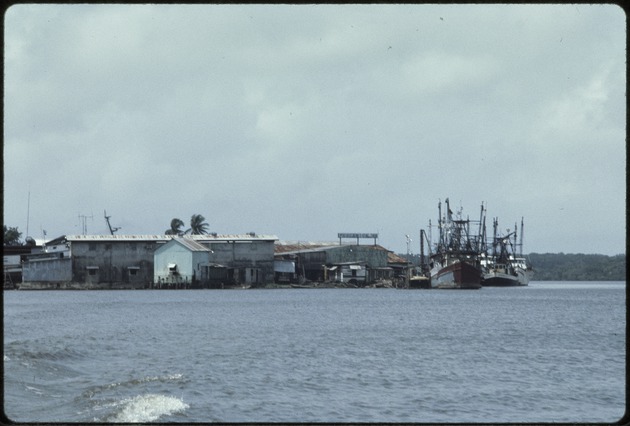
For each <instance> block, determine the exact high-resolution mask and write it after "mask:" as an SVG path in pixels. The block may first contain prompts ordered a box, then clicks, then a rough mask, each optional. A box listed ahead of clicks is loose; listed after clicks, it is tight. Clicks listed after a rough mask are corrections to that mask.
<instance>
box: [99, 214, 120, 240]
mask: <svg viewBox="0 0 630 426" xmlns="http://www.w3.org/2000/svg"><path fill="white" fill-rule="evenodd" d="M103 215H104V216H105V221H106V222H107V227H108V228H109V232H110V233H111V234H112V235H114V232H116V231H118V230H119V229H120V226H119V227H116V228H112V225H111V224H110V223H109V218H110V217H111V216H107V211H106V210H103Z"/></svg>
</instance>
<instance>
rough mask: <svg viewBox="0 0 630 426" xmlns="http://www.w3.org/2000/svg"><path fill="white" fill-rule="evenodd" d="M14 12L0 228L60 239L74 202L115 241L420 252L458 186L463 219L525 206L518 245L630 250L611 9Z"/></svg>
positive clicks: (622, 74)
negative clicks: (266, 241)
mask: <svg viewBox="0 0 630 426" xmlns="http://www.w3.org/2000/svg"><path fill="white" fill-rule="evenodd" d="M4 23H5V27H4V28H5V29H4V31H5V33H4V36H5V39H4V43H5V44H4V84H5V85H4V91H5V92H4V223H5V224H6V225H8V226H17V227H18V228H19V230H20V231H22V232H23V233H24V235H23V238H24V237H25V236H26V235H25V234H26V227H27V217H30V220H29V221H28V226H29V234H30V235H31V236H33V237H34V238H41V236H42V230H46V232H47V236H48V238H53V237H57V236H60V235H64V234H80V233H82V230H83V221H82V219H81V218H80V216H87V218H86V219H85V224H86V226H87V232H88V233H89V234H106V233H108V229H107V225H106V222H105V220H104V218H103V211H104V210H107V214H108V215H111V221H112V225H114V226H120V227H122V229H121V230H120V231H118V233H120V234H163V233H164V231H165V230H166V229H168V227H169V225H170V221H171V219H172V218H175V217H177V218H181V219H182V220H184V222H186V224H188V222H189V221H190V216H191V215H193V214H196V213H199V214H202V215H203V216H205V218H206V221H207V222H208V223H209V225H210V227H209V228H210V231H212V232H218V233H220V234H235V233H244V232H250V231H254V232H257V233H259V234H273V235H277V236H278V237H279V238H280V239H281V240H302V241H335V240H336V239H337V233H339V232H360V233H374V232H377V233H378V234H379V243H380V244H381V245H383V246H384V247H386V248H388V249H390V250H394V251H395V252H400V253H404V252H406V238H405V235H406V234H409V235H410V237H411V238H412V240H413V242H412V243H411V247H410V249H411V252H412V253H418V252H419V244H418V233H419V230H420V229H421V228H424V229H428V225H429V220H431V221H432V223H433V224H435V223H436V222H437V216H438V211H437V204H438V201H440V200H442V202H443V201H444V199H445V198H447V197H448V198H449V199H450V201H451V206H454V207H455V208H459V207H460V206H461V207H463V212H464V215H469V216H470V217H471V219H472V218H474V219H477V218H478V217H479V209H480V205H481V202H484V203H486V205H487V209H488V213H487V216H488V225H489V231H490V232H491V224H492V220H491V218H493V217H498V218H499V223H500V225H501V228H502V229H505V228H510V229H513V227H514V223H515V222H519V224H520V220H521V217H524V218H525V234H524V237H525V241H524V243H525V244H524V245H525V247H524V251H525V252H527V253H529V252H538V253H544V252H564V253H603V254H618V253H625V241H626V228H625V218H626V204H625V198H626V172H625V167H626V161H625V160H626V145H625V136H626V98H625V92H626V56H625V48H626V43H625V40H626V35H625V30H626V17H625V14H624V12H623V10H622V9H621V8H619V7H617V6H614V5H585V4H579V5H544V6H539V5H466V6H457V5H343V6H340V5H299V6H294V5H188V6H180V5H135V6H127V5H16V6H13V7H11V8H9V9H8V10H7V12H6V14H5V21H4ZM29 192H30V209H29V196H28V194H29ZM29 210H30V212H29ZM90 216H91V218H90ZM433 235H434V240H435V236H436V235H437V231H436V230H435V229H434V230H433ZM364 242H365V243H369V242H370V240H365V241H364Z"/></svg>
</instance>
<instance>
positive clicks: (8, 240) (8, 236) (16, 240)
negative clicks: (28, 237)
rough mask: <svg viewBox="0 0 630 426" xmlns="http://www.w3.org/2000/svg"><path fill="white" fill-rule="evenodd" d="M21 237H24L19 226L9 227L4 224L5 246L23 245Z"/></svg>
mask: <svg viewBox="0 0 630 426" xmlns="http://www.w3.org/2000/svg"><path fill="white" fill-rule="evenodd" d="M20 237H22V233H21V232H20V231H18V229H17V227H15V228H13V227H11V228H7V225H4V245H5V246H19V245H22V242H21V241H20Z"/></svg>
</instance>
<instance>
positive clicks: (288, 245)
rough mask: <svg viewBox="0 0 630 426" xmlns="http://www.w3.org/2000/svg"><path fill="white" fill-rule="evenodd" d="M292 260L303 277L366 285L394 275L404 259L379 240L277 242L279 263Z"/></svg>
mask: <svg viewBox="0 0 630 426" xmlns="http://www.w3.org/2000/svg"><path fill="white" fill-rule="evenodd" d="M286 261H292V262H293V263H294V265H295V274H296V275H297V276H298V278H299V279H301V280H308V281H315V282H323V281H340V282H345V283H349V284H354V285H358V286H363V285H365V284H368V283H370V282H374V281H378V280H386V279H393V278H395V277H396V275H397V273H398V272H399V271H398V270H399V265H401V264H406V262H405V261H404V259H401V258H400V257H399V256H397V255H396V254H394V253H393V252H391V251H389V250H387V249H385V248H384V247H382V246H380V245H377V244H365V245H359V244H342V243H341V242H339V243H336V242H319V243H318V242H303V241H300V242H286V241H284V242H278V243H277V244H276V263H277V264H278V262H286Z"/></svg>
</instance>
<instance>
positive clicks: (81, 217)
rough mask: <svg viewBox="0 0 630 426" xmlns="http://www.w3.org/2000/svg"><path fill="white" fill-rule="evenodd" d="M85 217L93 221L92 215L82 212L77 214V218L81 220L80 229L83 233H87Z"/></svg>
mask: <svg viewBox="0 0 630 426" xmlns="http://www.w3.org/2000/svg"><path fill="white" fill-rule="evenodd" d="M87 219H92V221H94V215H90V216H86V215H84V214H79V220H81V224H82V226H81V231H82V233H83V235H85V234H87V223H86V222H87Z"/></svg>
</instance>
